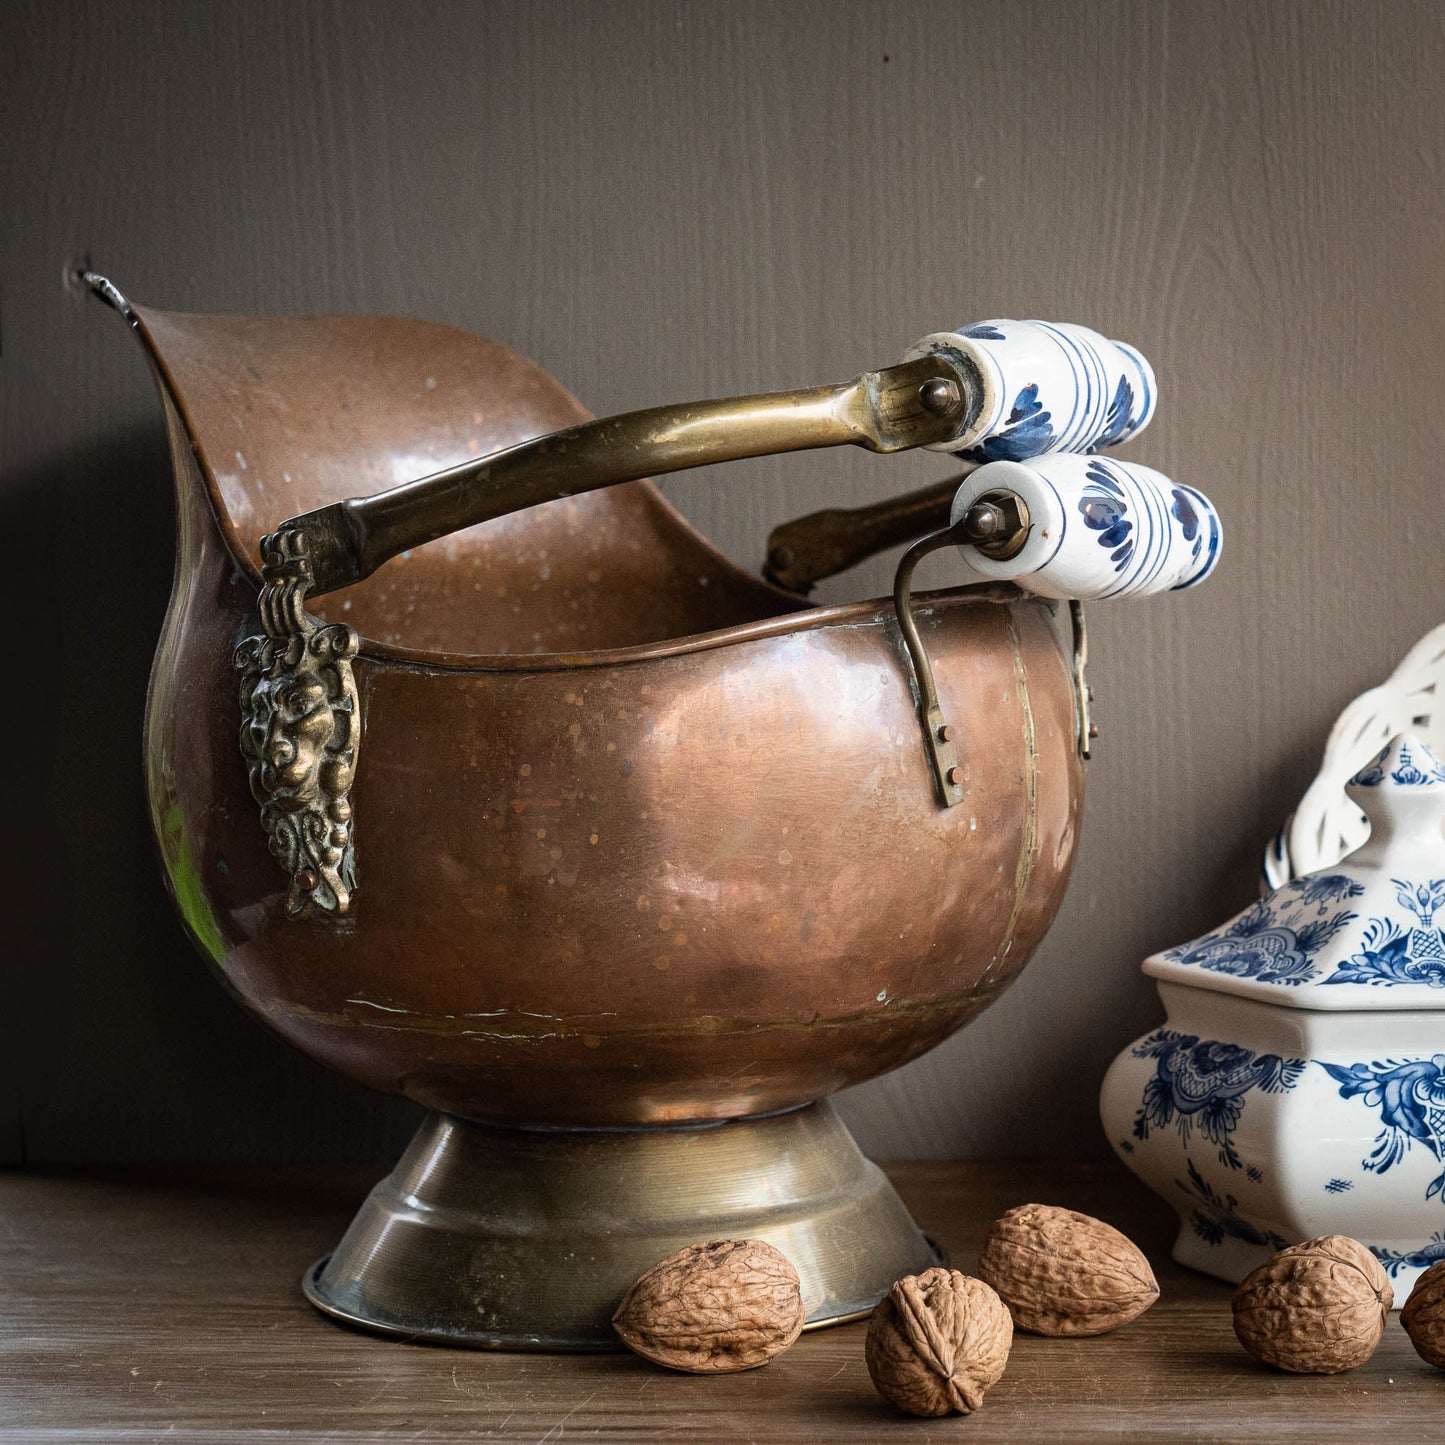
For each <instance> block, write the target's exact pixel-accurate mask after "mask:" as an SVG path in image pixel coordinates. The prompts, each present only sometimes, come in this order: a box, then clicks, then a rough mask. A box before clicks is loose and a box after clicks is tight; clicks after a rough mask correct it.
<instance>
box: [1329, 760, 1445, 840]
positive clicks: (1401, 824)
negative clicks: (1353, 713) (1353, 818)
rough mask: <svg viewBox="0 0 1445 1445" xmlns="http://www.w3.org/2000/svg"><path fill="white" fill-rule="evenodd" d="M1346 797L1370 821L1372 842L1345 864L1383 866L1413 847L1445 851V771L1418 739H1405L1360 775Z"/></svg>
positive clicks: (1361, 771) (1349, 787)
mask: <svg viewBox="0 0 1445 1445" xmlns="http://www.w3.org/2000/svg"><path fill="white" fill-rule="evenodd" d="M1345 791H1346V792H1347V793H1348V794H1349V795H1350V797H1351V798H1353V799H1354V801H1355V802H1356V803H1358V804H1359V805H1360V808H1361V809H1362V810H1363V812H1364V814H1365V817H1366V818H1368V819H1369V823H1370V836H1369V839H1368V840H1367V841H1366V842H1364V843H1362V844H1361V845H1360V846H1359V847H1358V848H1356V849H1355V851H1354V852H1353V853H1350V854H1348V855H1347V856H1346V857H1345V859H1344V860H1343V861H1344V862H1345V863H1347V864H1354V865H1356V866H1360V867H1371V866H1379V865H1380V864H1381V863H1383V862H1384V861H1386V858H1387V855H1388V856H1389V857H1390V860H1391V862H1392V863H1399V864H1401V867H1402V869H1403V868H1408V866H1409V864H1410V862H1411V860H1410V859H1408V858H1403V859H1396V858H1394V856H1393V855H1394V854H1395V853H1396V852H1397V851H1398V850H1400V849H1402V848H1404V847H1406V846H1408V845H1411V844H1414V845H1416V846H1424V847H1427V848H1428V847H1429V846H1430V845H1431V844H1432V842H1433V843H1434V844H1435V845H1436V846H1437V847H1439V846H1442V840H1445V832H1442V825H1445V767H1442V766H1441V764H1440V760H1439V759H1438V758H1437V757H1436V756H1435V754H1434V753H1432V752H1431V751H1430V749H1429V748H1428V747H1427V746H1426V745H1425V744H1424V743H1423V742H1422V741H1421V740H1420V739H1419V738H1418V737H1416V736H1415V734H1414V733H1399V734H1397V735H1396V736H1395V737H1393V738H1391V739H1390V741H1389V742H1388V743H1387V744H1386V745H1385V746H1384V747H1383V748H1382V749H1381V750H1380V751H1379V752H1378V753H1376V755H1375V756H1374V757H1373V758H1371V759H1370V761H1369V762H1368V763H1366V764H1365V766H1364V767H1363V768H1361V769H1360V771H1359V772H1358V773H1356V774H1355V776H1354V777H1353V778H1351V779H1350V781H1349V782H1348V783H1347V784H1346V785H1345Z"/></svg>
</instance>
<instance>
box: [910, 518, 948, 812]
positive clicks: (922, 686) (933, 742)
mask: <svg viewBox="0 0 1445 1445" xmlns="http://www.w3.org/2000/svg"><path fill="white" fill-rule="evenodd" d="M961 525H962V524H960V526H961ZM962 540H963V538H962V535H961V533H960V531H959V529H958V528H954V527H945V528H944V530H943V531H941V532H933V533H930V534H929V535H928V536H927V537H922V538H920V539H919V540H918V541H917V542H915V543H914V544H913V545H912V546H911V547H910V548H909V549H908V550H907V551H906V552H905V553H904V554H903V557H902V559H901V560H900V561H899V563H898V571H897V572H895V573H894V575H893V606H894V608H895V609H896V611H897V613H898V627H899V630H900V631H901V632H902V633H903V643H904V646H905V647H907V649H908V656H909V658H910V660H911V661H912V663H913V675H914V677H915V678H916V679H917V682H918V704H919V708H920V710H921V711H922V713H923V741H924V745H925V747H926V748H927V749H928V760H929V762H930V763H931V764H932V766H933V780H934V782H935V783H936V784H937V785H938V792H939V796H940V797H941V799H942V801H943V806H944V807H945V808H952V807H955V806H956V805H957V804H959V803H961V802H962V801H963V771H962V769H961V768H960V767H959V763H958V749H957V748H956V746H955V744H956V743H957V741H958V734H957V729H956V728H955V727H954V725H953V724H952V723H950V722H949V721H948V720H947V719H946V718H945V717H944V716H943V708H942V707H941V706H940V705H939V701H938V687H937V684H936V683H935V682H934V680H933V664H932V663H931V662H930V661H929V660H928V649H927V648H925V647H924V645H923V638H922V637H921V636H920V635H919V632H918V621H917V619H916V618H915V617H914V615H913V573H914V571H915V570H916V569H917V567H918V564H919V563H920V562H921V561H922V560H923V559H924V558H925V557H926V556H928V554H929V553H930V552H938V551H941V550H942V549H943V548H944V547H952V546H955V545H957V544H958V543H959V542H961V541H962Z"/></svg>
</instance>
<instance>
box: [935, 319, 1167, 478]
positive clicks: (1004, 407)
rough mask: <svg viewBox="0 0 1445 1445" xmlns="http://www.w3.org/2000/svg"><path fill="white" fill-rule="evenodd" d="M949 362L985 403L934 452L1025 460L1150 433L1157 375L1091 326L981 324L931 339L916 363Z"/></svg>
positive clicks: (1123, 345) (971, 458) (989, 459)
mask: <svg viewBox="0 0 1445 1445" xmlns="http://www.w3.org/2000/svg"><path fill="white" fill-rule="evenodd" d="M933 354H941V355H943V356H945V357H947V358H948V359H950V360H952V361H953V362H954V363H955V364H956V365H959V366H960V367H961V369H963V370H964V371H966V372H968V373H972V374H973V376H974V379H975V380H976V382H977V384H978V388H979V391H980V392H981V395H982V404H981V405H980V406H979V407H978V408H977V409H976V410H972V412H971V415H970V419H969V423H968V425H967V426H966V427H965V428H964V430H963V431H961V432H960V433H959V434H958V435H957V436H955V437H954V438H953V440H952V441H946V442H933V443H931V444H930V447H929V449H930V450H931V451H943V452H952V453H954V454H955V455H956V456H959V457H962V458H964V459H965V460H966V461H977V462H993V461H1011V462H1019V461H1027V460H1028V458H1030V457H1037V456H1044V455H1046V454H1048V453H1051V452H1087V451H1094V450H1096V449H1097V448H1099V447H1111V446H1115V445H1117V444H1118V443H1120V442H1125V441H1128V440H1129V438H1130V437H1132V436H1136V435H1137V434H1138V433H1139V432H1141V431H1143V429H1144V428H1145V427H1146V426H1148V425H1149V419H1150V418H1151V417H1152V416H1153V415H1154V408H1155V405H1156V402H1157V400H1158V391H1157V389H1156V387H1155V383H1154V370H1153V368H1152V367H1151V366H1150V365H1149V363H1148V361H1146V360H1145V359H1144V357H1143V356H1141V355H1140V353H1139V352H1137V351H1136V350H1135V349H1134V348H1133V347H1132V346H1129V345H1127V344H1126V343H1125V342H1122V341H1110V340H1108V339H1107V338H1106V337H1103V336H1100V335H1099V333H1098V332H1097V331H1090V330H1089V328H1088V327H1087V326H1073V325H1070V324H1069V323H1067V322H1055V321H1007V320H1005V321H980V322H977V323H976V324H975V325H973V326H966V327H964V328H963V329H962V330H959V331H939V332H935V333H934V334H933V335H932V336H925V337H924V338H923V340H922V341H920V342H918V344H917V345H916V346H914V347H913V348H912V349H911V350H910V351H909V353H908V355H909V357H910V358H911V357H916V356H928V355H933Z"/></svg>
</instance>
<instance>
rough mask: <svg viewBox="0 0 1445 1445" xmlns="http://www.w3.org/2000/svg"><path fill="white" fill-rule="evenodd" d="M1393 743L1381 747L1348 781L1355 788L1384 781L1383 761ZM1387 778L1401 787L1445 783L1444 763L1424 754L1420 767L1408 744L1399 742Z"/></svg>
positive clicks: (1366, 786)
mask: <svg viewBox="0 0 1445 1445" xmlns="http://www.w3.org/2000/svg"><path fill="white" fill-rule="evenodd" d="M1393 746H1394V744H1393V743H1392V744H1390V745H1389V746H1387V747H1385V748H1383V749H1382V750H1381V751H1380V752H1379V753H1377V754H1376V755H1375V756H1374V757H1373V758H1371V759H1370V761H1369V762H1368V763H1366V764H1365V766H1364V767H1363V768H1361V769H1360V771H1359V772H1358V773H1356V774H1355V776H1354V777H1353V778H1351V779H1350V781H1351V782H1352V783H1353V784H1354V785H1355V786H1356V787H1357V788H1378V787H1379V786H1380V785H1381V784H1382V783H1383V782H1384V781H1385V776H1386V775H1385V763H1386V760H1387V759H1388V758H1389V756H1390V749H1391V747H1393ZM1389 778H1390V781H1391V782H1392V783H1399V784H1400V786H1401V787H1402V788H1420V787H1424V786H1426V785H1427V784H1429V783H1445V765H1442V764H1441V763H1440V761H1439V759H1437V758H1435V757H1433V756H1431V755H1428V754H1427V756H1426V763H1425V766H1424V767H1423V768H1422V767H1421V766H1420V765H1419V763H1418V762H1417V761H1416V759H1415V757H1414V755H1413V754H1412V753H1411V752H1410V744H1409V743H1407V742H1401V744H1400V751H1399V757H1398V758H1397V760H1396V763H1395V766H1394V767H1393V768H1392V769H1391V770H1390V773H1389Z"/></svg>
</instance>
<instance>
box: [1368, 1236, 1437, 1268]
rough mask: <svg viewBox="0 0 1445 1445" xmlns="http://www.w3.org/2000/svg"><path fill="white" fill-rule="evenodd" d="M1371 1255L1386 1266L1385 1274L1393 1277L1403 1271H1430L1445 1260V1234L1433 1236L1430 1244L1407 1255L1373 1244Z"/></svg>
mask: <svg viewBox="0 0 1445 1445" xmlns="http://www.w3.org/2000/svg"><path fill="white" fill-rule="evenodd" d="M1370 1253H1371V1254H1373V1255H1374V1256H1375V1258H1376V1259H1378V1260H1379V1261H1380V1263H1381V1264H1382V1265H1384V1266H1385V1273H1386V1274H1388V1275H1391V1276H1394V1275H1397V1274H1399V1273H1400V1271H1401V1270H1402V1269H1429V1268H1430V1266H1431V1265H1432V1264H1439V1262H1440V1261H1441V1260H1442V1259H1445V1234H1442V1233H1439V1232H1437V1233H1435V1234H1432V1235H1431V1236H1430V1240H1429V1243H1428V1244H1424V1245H1422V1246H1421V1247H1420V1248H1419V1249H1412V1250H1410V1251H1409V1252H1408V1253H1405V1254H1402V1253H1401V1252H1400V1251H1399V1250H1396V1249H1379V1248H1377V1247H1376V1246H1375V1245H1373V1244H1372V1245H1371V1246H1370Z"/></svg>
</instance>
